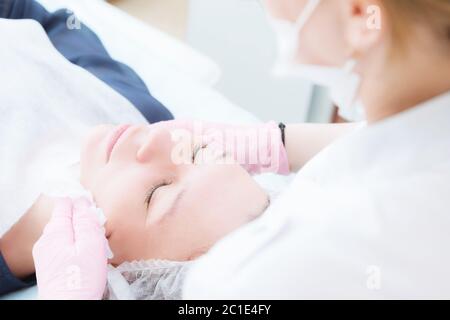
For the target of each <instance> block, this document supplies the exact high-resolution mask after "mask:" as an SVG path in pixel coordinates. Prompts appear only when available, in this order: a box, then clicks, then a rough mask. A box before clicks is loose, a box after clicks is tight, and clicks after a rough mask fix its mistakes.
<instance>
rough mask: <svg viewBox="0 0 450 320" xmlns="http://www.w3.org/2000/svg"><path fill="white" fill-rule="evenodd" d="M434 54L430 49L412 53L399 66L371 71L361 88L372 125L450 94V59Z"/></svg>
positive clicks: (397, 64)
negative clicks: (442, 95) (447, 93)
mask: <svg viewBox="0 0 450 320" xmlns="http://www.w3.org/2000/svg"><path fill="white" fill-rule="evenodd" d="M433 52H435V51H433V50H432V49H428V50H426V51H425V52H423V53H422V52H420V53H419V54H416V55H413V54H410V55H409V57H405V58H404V59H402V60H401V61H396V64H395V65H390V66H389V67H387V68H378V70H371V71H372V72H371V74H372V75H374V76H373V77H371V78H369V79H368V81H367V82H365V83H363V85H362V88H361V95H362V99H363V102H364V105H365V107H366V115H367V121H368V122H369V123H374V122H377V121H381V120H383V119H386V118H388V117H391V116H394V115H396V114H398V113H401V112H403V111H406V110H408V109H411V108H414V107H416V106H417V105H419V104H421V103H423V102H426V101H428V100H430V99H432V98H434V97H437V96H439V95H441V94H444V93H446V92H448V91H450V62H449V60H448V58H447V56H443V55H438V54H435V55H434V56H433ZM438 52H439V54H440V53H441V51H438ZM378 67H379V66H378Z"/></svg>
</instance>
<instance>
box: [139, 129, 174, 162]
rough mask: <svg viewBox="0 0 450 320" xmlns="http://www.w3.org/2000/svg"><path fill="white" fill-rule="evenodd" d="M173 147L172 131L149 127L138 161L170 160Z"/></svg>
mask: <svg viewBox="0 0 450 320" xmlns="http://www.w3.org/2000/svg"><path fill="white" fill-rule="evenodd" d="M172 147H173V142H172V139H171V135H170V131H169V130H167V129H164V128H151V127H149V130H148V133H147V134H146V135H145V136H144V138H143V143H142V145H141V147H140V148H139V150H138V152H137V155H136V158H137V161H138V162H141V163H148V162H150V161H152V162H154V161H157V160H159V161H164V162H169V161H170V153H171V150H172Z"/></svg>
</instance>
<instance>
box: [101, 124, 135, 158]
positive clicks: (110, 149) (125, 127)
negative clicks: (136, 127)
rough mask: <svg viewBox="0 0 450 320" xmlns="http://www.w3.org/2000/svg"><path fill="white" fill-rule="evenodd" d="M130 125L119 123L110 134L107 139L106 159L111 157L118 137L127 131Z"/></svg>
mask: <svg viewBox="0 0 450 320" xmlns="http://www.w3.org/2000/svg"><path fill="white" fill-rule="evenodd" d="M130 127H131V126H130V125H128V124H126V125H121V126H119V127H117V129H115V130H114V132H113V133H112V135H111V138H110V139H109V143H108V148H107V149H106V158H107V161H109V159H110V158H111V154H112V152H113V150H114V147H115V146H116V144H117V142H118V141H119V139H120V137H121V136H122V135H123V134H124V133H125V131H127V130H128V129H129V128H130Z"/></svg>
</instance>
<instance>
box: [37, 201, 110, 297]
mask: <svg viewBox="0 0 450 320" xmlns="http://www.w3.org/2000/svg"><path fill="white" fill-rule="evenodd" d="M92 210H93V208H92V204H91V203H90V202H89V201H88V200H86V199H79V200H75V201H72V200H70V199H60V200H57V203H56V205H55V209H54V210H53V215H52V218H51V219H50V222H49V223H48V224H47V226H46V227H45V229H44V232H43V234H42V236H41V238H40V239H39V240H38V242H37V243H36V244H35V245H34V247H33V258H34V263H35V267H36V278H37V285H38V290H39V299H52V300H53V299H55V300H80V299H81V300H87V299H101V298H102V296H103V292H104V290H105V285H106V275H107V240H106V238H105V231H104V228H103V227H102V226H101V225H100V221H99V219H98V217H97V216H96V215H95V214H94V212H92Z"/></svg>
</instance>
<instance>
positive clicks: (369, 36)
mask: <svg viewBox="0 0 450 320" xmlns="http://www.w3.org/2000/svg"><path fill="white" fill-rule="evenodd" d="M347 3H348V6H347V8H346V11H347V14H348V21H349V23H348V29H347V39H348V43H349V46H350V48H351V49H352V51H353V55H355V56H357V55H360V54H364V53H366V52H368V51H370V50H371V49H372V48H374V47H375V46H376V45H377V44H378V43H379V42H380V41H381V40H382V38H383V31H384V22H385V13H384V11H383V9H382V6H381V3H380V1H378V0H348V1H347Z"/></svg>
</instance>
